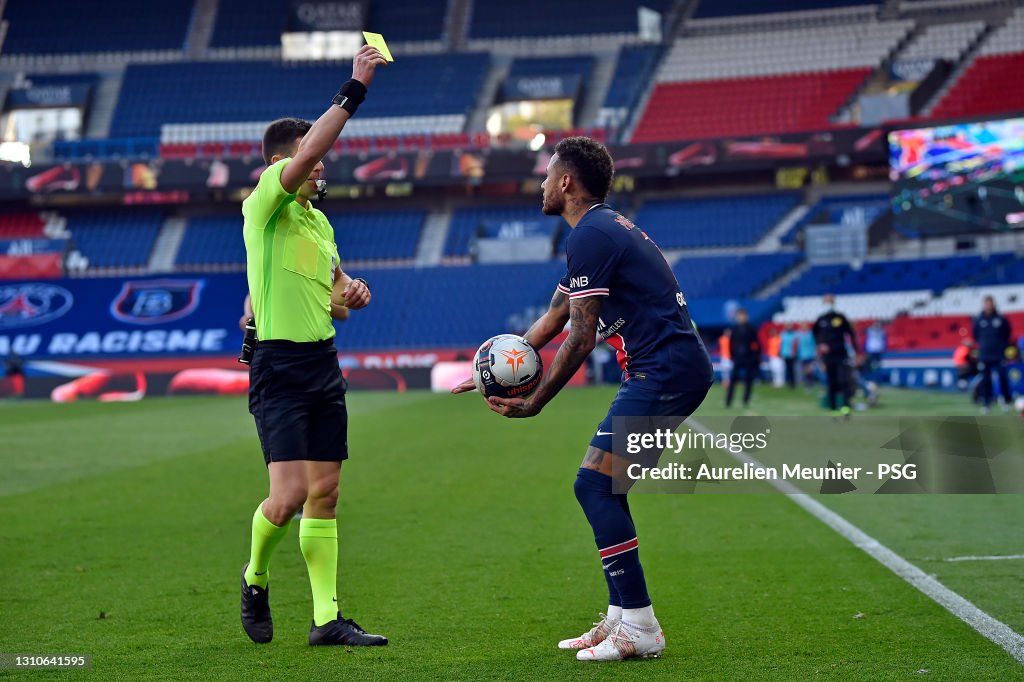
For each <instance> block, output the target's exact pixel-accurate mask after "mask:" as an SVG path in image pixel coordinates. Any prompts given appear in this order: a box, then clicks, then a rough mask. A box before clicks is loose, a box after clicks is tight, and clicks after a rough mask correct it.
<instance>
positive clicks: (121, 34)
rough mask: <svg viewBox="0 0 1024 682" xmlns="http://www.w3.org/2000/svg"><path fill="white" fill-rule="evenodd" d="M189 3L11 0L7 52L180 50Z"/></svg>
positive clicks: (4, 44)
mask: <svg viewBox="0 0 1024 682" xmlns="http://www.w3.org/2000/svg"><path fill="white" fill-rule="evenodd" d="M193 8H194V3H191V2H148V3H146V2H137V0H104V2H103V3H102V4H100V5H98V4H96V3H92V2H82V1H81V0H49V2H37V1H36V0H7V3H6V9H5V10H4V16H3V18H4V19H5V20H6V21H7V36H6V38H5V39H4V43H3V51H4V54H67V53H76V52H122V51H134V50H180V49H181V48H182V45H183V44H184V42H185V33H186V31H187V29H188V23H189V20H190V19H191V16H192V11H193Z"/></svg>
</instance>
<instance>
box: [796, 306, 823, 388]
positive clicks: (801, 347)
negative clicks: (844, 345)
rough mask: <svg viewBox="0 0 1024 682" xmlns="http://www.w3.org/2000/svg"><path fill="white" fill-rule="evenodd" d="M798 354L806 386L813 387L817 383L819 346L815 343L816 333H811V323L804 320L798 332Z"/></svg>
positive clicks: (801, 373)
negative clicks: (815, 367) (815, 363)
mask: <svg viewBox="0 0 1024 682" xmlns="http://www.w3.org/2000/svg"><path fill="white" fill-rule="evenodd" d="M796 354H797V362H798V363H799V366H800V376H801V377H802V379H801V381H803V384H804V388H807V389H809V388H811V387H812V386H814V384H815V379H814V361H815V360H816V359H817V357H818V347H817V345H816V344H815V343H814V335H813V334H812V333H811V325H810V324H809V323H807V322H804V323H803V324H801V325H800V330H799V331H798V332H797V333H796Z"/></svg>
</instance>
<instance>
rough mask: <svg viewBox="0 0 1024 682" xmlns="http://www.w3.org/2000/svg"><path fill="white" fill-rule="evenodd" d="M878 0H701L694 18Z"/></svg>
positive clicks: (824, 7)
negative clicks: (776, 0)
mask: <svg viewBox="0 0 1024 682" xmlns="http://www.w3.org/2000/svg"><path fill="white" fill-rule="evenodd" d="M877 4H879V0H781V1H780V2H765V1H764V0H701V3H700V6H699V7H698V8H697V12H696V14H695V15H694V18H697V19H709V18H712V17H732V16H738V15H742V14H768V13H773V12H799V11H804V10H815V9H834V8H836V7H848V6H852V5H877Z"/></svg>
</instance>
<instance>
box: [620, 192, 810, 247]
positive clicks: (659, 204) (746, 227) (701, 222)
mask: <svg viewBox="0 0 1024 682" xmlns="http://www.w3.org/2000/svg"><path fill="white" fill-rule="evenodd" d="M798 203H799V197H798V196H797V195H795V194H788V193H783V194H765V195H755V196H728V197H716V198H713V199H652V200H651V201H648V202H647V203H646V204H644V205H643V206H642V207H641V208H640V210H639V211H637V214H636V217H635V221H636V223H637V225H639V226H640V227H641V228H642V229H643V230H644V231H645V232H647V234H649V235H650V236H651V238H652V239H654V241H655V242H657V243H658V244H659V245H660V246H661V247H662V248H666V249H682V248H703V247H713V246H743V245H751V244H754V243H756V242H757V241H758V239H760V238H761V237H762V236H764V234H765V233H766V232H768V230H770V229H771V228H772V227H774V226H775V225H776V224H777V223H778V222H779V221H780V220H781V219H782V218H783V217H784V216H785V215H786V214H787V213H788V212H789V211H791V210H792V209H793V208H794V207H795V206H796V205H797V204H798Z"/></svg>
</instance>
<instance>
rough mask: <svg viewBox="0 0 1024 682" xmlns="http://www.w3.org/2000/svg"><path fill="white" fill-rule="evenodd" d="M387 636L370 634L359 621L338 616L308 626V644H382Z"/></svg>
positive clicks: (385, 641) (339, 614) (339, 613)
mask: <svg viewBox="0 0 1024 682" xmlns="http://www.w3.org/2000/svg"><path fill="white" fill-rule="evenodd" d="M387 643H388V638H387V637H385V636H384V635H371V634H369V633H368V632H367V631H366V630H364V629H363V628H361V627H359V623H357V622H355V621H354V620H352V619H351V618H342V617H341V612H340V611H339V612H338V617H337V618H336V619H335V620H332V621H331V622H329V623H324V624H323V625H320V626H317V624H316V622H314V623H313V624H312V625H311V626H310V628H309V645H310V646H324V645H331V644H341V645H344V646H384V645H385V644H387Z"/></svg>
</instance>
